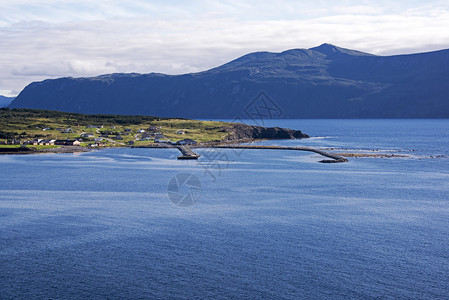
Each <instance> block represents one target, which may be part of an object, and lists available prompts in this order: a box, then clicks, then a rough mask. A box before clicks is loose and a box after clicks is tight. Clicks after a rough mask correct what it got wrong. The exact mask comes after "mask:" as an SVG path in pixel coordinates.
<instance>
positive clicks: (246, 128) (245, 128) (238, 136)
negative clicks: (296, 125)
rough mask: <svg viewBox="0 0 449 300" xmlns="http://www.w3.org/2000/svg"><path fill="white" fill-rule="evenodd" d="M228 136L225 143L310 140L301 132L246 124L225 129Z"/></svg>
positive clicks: (237, 124)
mask: <svg viewBox="0 0 449 300" xmlns="http://www.w3.org/2000/svg"><path fill="white" fill-rule="evenodd" d="M223 131H224V132H227V133H228V135H227V137H226V138H225V141H239V140H255V139H270V140H272V139H303V138H308V137H309V136H308V135H307V134H304V133H302V132H301V130H294V129H286V128H280V127H261V126H253V125H245V124H239V123H236V124H233V125H230V126H225V127H223Z"/></svg>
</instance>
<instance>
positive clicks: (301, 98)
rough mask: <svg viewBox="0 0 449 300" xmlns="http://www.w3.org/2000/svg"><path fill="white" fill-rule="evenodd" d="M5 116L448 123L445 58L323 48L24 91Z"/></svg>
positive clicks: (447, 53) (63, 81)
mask: <svg viewBox="0 0 449 300" xmlns="http://www.w3.org/2000/svg"><path fill="white" fill-rule="evenodd" d="M10 107H11V108H38V109H49V110H58V111H65V112H79V113H89V114H96V113H102V114H131V115H133V114H134V115H137V114H138V115H156V116H161V117H186V118H248V117H258V116H262V117H270V118H449V49H447V50H440V51H433V52H427V53H418V54H409V55H394V56H377V55H372V54H369V53H364V52H360V51H355V50H350V49H344V48H340V47H337V46H334V45H331V44H323V45H321V46H318V47H315V48H311V49H293V50H287V51H284V52H281V53H271V52H255V53H250V54H247V55H245V56H242V57H240V58H238V59H236V60H233V61H231V62H229V63H227V64H224V65H222V66H219V67H217V68H213V69H210V70H207V71H204V72H199V73H190V74H184V75H165V74H158V73H150V74H135V73H131V74H109V75H102V76H98V77H92V78H59V79H51V80H44V81H41V82H33V83H31V84H29V85H28V86H27V87H25V89H24V90H23V91H22V92H21V93H20V94H19V95H18V96H17V98H16V99H15V100H14V101H13V102H12V103H11V105H10Z"/></svg>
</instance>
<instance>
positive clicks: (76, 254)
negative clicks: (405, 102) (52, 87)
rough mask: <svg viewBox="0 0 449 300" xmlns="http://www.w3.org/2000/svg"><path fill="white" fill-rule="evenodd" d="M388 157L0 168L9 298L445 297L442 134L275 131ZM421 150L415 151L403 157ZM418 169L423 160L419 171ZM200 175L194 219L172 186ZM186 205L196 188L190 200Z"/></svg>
mask: <svg viewBox="0 0 449 300" xmlns="http://www.w3.org/2000/svg"><path fill="white" fill-rule="evenodd" d="M265 125H269V126H281V127H290V128H296V129H301V130H303V131H304V132H305V133H308V134H310V135H312V136H314V137H315V138H312V139H309V140H289V141H271V142H264V144H276V145H298V146H315V147H338V148H342V149H362V150H373V149H381V150H395V151H400V152H398V153H402V154H408V155H412V156H413V157H411V158H395V159H386V158H358V159H350V161H349V162H348V163H343V164H320V163H317V161H319V160H320V159H321V157H319V155H317V154H314V153H307V152H296V151H278V150H244V151H243V152H240V151H239V152H236V151H234V150H230V149H226V150H225V149H220V150H217V149H216V150H214V151H212V150H206V149H202V150H198V153H199V154H201V155H202V158H201V159H200V160H199V161H178V160H176V157H177V156H178V155H179V153H178V151H177V150H171V149H168V150H164V149H110V150H102V151H95V152H89V153H81V154H45V155H2V156H0V169H1V178H0V298H2V299H5V298H6V299H8V298H61V299H67V298H94V297H95V298H98V297H100V298H145V297H147V298H195V297H197V298H212V297H214V298H242V297H243V298H245V297H246V298H261V297H264V298H276V299H279V298H291V299H297V298H306V297H307V298H323V297H329V298H366V297H381V298H385V297H395V298H422V299H428V298H445V297H447V295H449V284H448V282H449V197H448V195H449V159H448V158H444V157H443V158H423V157H429V156H438V155H443V156H448V155H449V150H448V149H449V120H363V121H360V120H270V121H266V122H265ZM410 150H415V151H410ZM420 158H423V159H420ZM180 173H187V174H193V175H195V176H196V177H197V178H198V179H199V180H200V182H201V189H200V190H195V195H194V200H196V202H195V203H194V204H193V205H192V206H188V207H179V206H176V205H174V204H173V203H172V202H171V201H170V200H169V197H168V194H167V185H168V183H169V182H170V180H171V179H172V178H173V177H174V176H176V175H177V174H180ZM181 192H182V193H184V192H189V190H188V189H183V190H181Z"/></svg>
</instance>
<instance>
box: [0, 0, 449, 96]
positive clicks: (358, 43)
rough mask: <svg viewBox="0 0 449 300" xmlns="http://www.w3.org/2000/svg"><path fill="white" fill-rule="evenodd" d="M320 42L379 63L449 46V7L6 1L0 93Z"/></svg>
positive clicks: (278, 1) (186, 67) (2, 1)
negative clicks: (49, 82) (44, 82)
mask: <svg viewBox="0 0 449 300" xmlns="http://www.w3.org/2000/svg"><path fill="white" fill-rule="evenodd" d="M322 43H331V44H334V45H337V46H340V47H344V48H350V49H355V50H360V51H364V52H369V53H373V54H377V55H395V54H408V53H416V52H425V51H433V50H440V49H447V48H449V1H448V0H446V1H432V0H430V1H415V0H408V1H404V0H398V1H391V0H389V1H384V0H378V1H372V0H366V1H364V0H359V1H352V0H341V1H329V0H303V1H293V0H273V1H264V0H258V1H257V0H249V1H243V0H241V1H237V0H228V1H225V0H216V1H208V0H193V1H188V0H186V1H180V0H173V1H170V0H165V1H163V0H155V1H150V0H127V1H123V0H97V1H92V0H76V1H75V0H73V1H72V0H0V95H5V96H15V95H17V94H18V93H20V91H21V90H22V89H23V88H24V87H25V86H26V85H28V84H29V83H31V82H33V81H41V80H45V79H49V78H58V77H69V76H70V77H86V76H97V75H100V74H107V73H122V72H123V73H152V72H157V73H166V74H183V73H190V72H198V71H203V70H207V69H210V68H213V67H216V66H219V65H221V64H223V63H226V62H228V61H230V60H232V59H235V58H237V57H240V56H242V55H244V54H247V53H250V52H255V51H271V52H281V51H284V50H287V49H294V48H311V47H315V46H318V45H320V44H322Z"/></svg>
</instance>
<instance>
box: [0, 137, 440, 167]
mask: <svg viewBox="0 0 449 300" xmlns="http://www.w3.org/2000/svg"><path fill="white" fill-rule="evenodd" d="M268 140H276V139H236V140H227V141H220V142H219V141H214V142H205V143H200V144H199V145H191V146H189V145H186V146H183V147H181V148H182V149H180V146H179V145H171V144H165V143H153V144H147V145H139V146H135V145H133V146H128V145H123V146H117V147H96V148H88V147H80V146H61V147H57V148H48V149H40V150H38V149H33V147H18V148H0V155H26V154H45V153H82V152H90V151H95V150H103V149H116V148H150V149H177V150H179V151H180V152H181V154H182V158H184V157H186V151H185V148H186V149H188V150H189V151H187V152H188V153H187V156H188V157H190V156H191V157H193V156H196V158H199V157H200V155H198V154H196V153H195V152H193V151H192V150H191V149H195V148H199V149H201V148H216V149H220V148H221V149H259V150H295V151H307V152H313V153H316V154H319V155H321V156H323V157H326V158H330V159H324V160H320V161H318V162H320V163H342V162H348V158H413V157H414V156H410V155H405V154H395V153H372V152H374V151H376V152H377V151H379V150H378V149H377V150H370V151H369V152H371V153H360V152H359V151H357V150H356V151H355V152H345V151H341V150H342V149H338V148H324V149H320V148H313V147H283V146H269V145H242V144H243V143H254V142H256V143H257V142H261V141H268ZM338 150H340V151H339V152H336V151H338ZM347 150H349V149H347ZM334 151H335V152H334ZM365 151H366V150H365ZM380 151H382V150H380ZM382 152H384V151H382ZM441 157H443V158H444V156H431V157H424V158H441Z"/></svg>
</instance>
